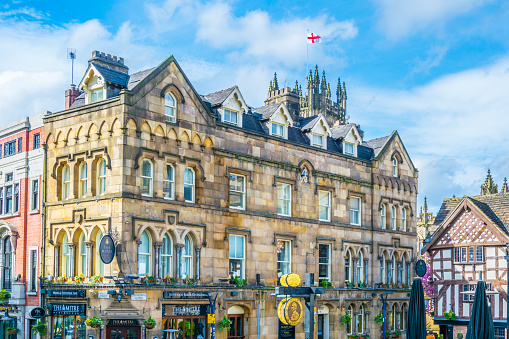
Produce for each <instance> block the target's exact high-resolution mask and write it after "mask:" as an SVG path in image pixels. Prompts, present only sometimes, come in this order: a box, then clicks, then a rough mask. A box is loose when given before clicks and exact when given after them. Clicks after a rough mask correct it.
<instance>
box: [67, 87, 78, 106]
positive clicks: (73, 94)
mask: <svg viewBox="0 0 509 339" xmlns="http://www.w3.org/2000/svg"><path fill="white" fill-rule="evenodd" d="M79 95H80V91H78V90H77V89H76V85H71V89H68V90H67V91H65V109H69V108H71V106H72V104H73V103H74V101H76V98H77V97H78V96H79Z"/></svg>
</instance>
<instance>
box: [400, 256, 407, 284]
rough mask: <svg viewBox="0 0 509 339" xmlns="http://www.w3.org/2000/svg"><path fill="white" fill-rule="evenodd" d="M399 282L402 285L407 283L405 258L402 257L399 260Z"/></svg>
mask: <svg viewBox="0 0 509 339" xmlns="http://www.w3.org/2000/svg"><path fill="white" fill-rule="evenodd" d="M401 282H402V283H405V284H406V283H408V281H407V279H406V261H405V257H403V258H402V259H401Z"/></svg>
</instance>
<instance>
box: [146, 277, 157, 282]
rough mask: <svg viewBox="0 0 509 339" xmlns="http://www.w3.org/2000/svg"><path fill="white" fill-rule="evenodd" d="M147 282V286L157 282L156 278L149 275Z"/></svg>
mask: <svg viewBox="0 0 509 339" xmlns="http://www.w3.org/2000/svg"><path fill="white" fill-rule="evenodd" d="M146 281H147V284H153V283H155V282H156V278H154V277H153V276H151V275H149V276H148V277H147V279H146Z"/></svg>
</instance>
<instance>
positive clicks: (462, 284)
mask: <svg viewBox="0 0 509 339" xmlns="http://www.w3.org/2000/svg"><path fill="white" fill-rule="evenodd" d="M435 224H436V225H439V227H438V229H437V230H436V231H435V232H434V233H433V234H432V235H431V240H430V241H429V243H428V244H427V245H426V246H425V247H424V248H423V250H422V252H423V253H425V252H428V254H429V256H430V258H431V269H432V275H431V276H432V277H433V280H434V281H433V286H434V291H435V298H434V300H435V305H434V321H435V325H440V333H441V334H443V335H444V339H452V338H457V335H458V333H462V334H463V335H465V334H466V330H467V326H468V322H469V319H470V312H471V310H472V304H473V300H474V294H473V293H474V292H475V288H476V284H477V281H479V279H482V280H484V281H486V283H487V286H488V289H489V292H488V295H489V303H490V306H491V310H492V315H493V320H494V323H495V338H496V339H500V338H506V337H505V327H506V321H507V262H506V260H505V259H504V256H505V255H506V254H505V253H506V248H507V244H508V243H509V231H508V226H509V194H506V193H499V194H483V195H480V196H475V197H462V198H452V199H445V200H444V202H443V204H442V206H441V208H440V211H439V213H438V214H437V217H436V219H435ZM451 311H452V312H453V313H454V315H452V314H451Z"/></svg>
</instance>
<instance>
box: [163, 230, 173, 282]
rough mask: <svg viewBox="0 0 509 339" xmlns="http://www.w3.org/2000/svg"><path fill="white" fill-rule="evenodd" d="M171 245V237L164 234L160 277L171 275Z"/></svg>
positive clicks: (166, 277)
mask: <svg viewBox="0 0 509 339" xmlns="http://www.w3.org/2000/svg"><path fill="white" fill-rule="evenodd" d="M172 253H173V246H172V241H171V237H170V236H169V235H168V234H165V235H164V238H163V247H162V248H161V277H162V278H164V279H168V278H172V277H173V269H172V267H173V255H172Z"/></svg>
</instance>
